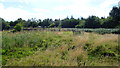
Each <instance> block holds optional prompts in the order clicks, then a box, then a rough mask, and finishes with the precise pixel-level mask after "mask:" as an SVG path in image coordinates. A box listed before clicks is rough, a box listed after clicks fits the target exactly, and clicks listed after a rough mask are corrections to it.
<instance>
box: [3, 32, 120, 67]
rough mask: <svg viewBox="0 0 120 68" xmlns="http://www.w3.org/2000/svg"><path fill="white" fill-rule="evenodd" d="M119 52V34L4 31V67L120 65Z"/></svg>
mask: <svg viewBox="0 0 120 68" xmlns="http://www.w3.org/2000/svg"><path fill="white" fill-rule="evenodd" d="M119 52H120V49H119V47H118V34H104V35H101V34H96V33H86V32H82V33H80V34H76V35H75V34H73V32H71V31H61V32H57V31H56V32H51V31H22V32H16V33H11V32H7V31H3V32H2V64H3V65H4V66H118V65H119V64H120V63H119V61H120V55H119V54H118V53H119ZM11 61H12V62H11Z"/></svg>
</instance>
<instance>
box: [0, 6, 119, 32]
mask: <svg viewBox="0 0 120 68" xmlns="http://www.w3.org/2000/svg"><path fill="white" fill-rule="evenodd" d="M0 26H1V27H2V28H1V29H2V30H9V29H13V28H20V27H22V26H23V27H26V28H28V27H33V28H35V27H41V28H54V27H59V28H119V27H120V7H116V6H115V7H113V8H112V10H111V11H110V12H109V16H108V17H107V18H105V17H101V18H99V17H97V16H94V15H93V16H89V17H88V18H83V17H81V18H78V19H75V18H74V17H73V16H71V18H68V17H66V18H65V19H62V20H60V19H55V20H52V19H49V18H47V19H44V20H41V19H35V18H32V19H28V20H27V21H26V20H23V19H22V18H18V19H17V20H15V21H10V22H8V21H5V20H4V19H3V18H0ZM17 26H19V27H17Z"/></svg>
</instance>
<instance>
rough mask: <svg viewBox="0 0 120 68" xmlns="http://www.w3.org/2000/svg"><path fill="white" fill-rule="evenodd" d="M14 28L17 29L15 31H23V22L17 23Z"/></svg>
mask: <svg viewBox="0 0 120 68" xmlns="http://www.w3.org/2000/svg"><path fill="white" fill-rule="evenodd" d="M14 29H15V31H21V30H22V24H21V23H19V24H16V25H15V26H14Z"/></svg>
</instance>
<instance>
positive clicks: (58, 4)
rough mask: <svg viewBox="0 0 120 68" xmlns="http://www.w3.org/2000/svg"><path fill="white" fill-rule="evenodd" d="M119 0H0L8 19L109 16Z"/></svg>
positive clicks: (2, 9) (0, 5)
mask: <svg viewBox="0 0 120 68" xmlns="http://www.w3.org/2000/svg"><path fill="white" fill-rule="evenodd" d="M118 1H119V0H0V17H1V18H4V19H5V20H7V21H14V20H17V19H18V18H22V19H24V20H28V19H31V18H36V19H42V20H43V19H46V18H52V19H59V18H60V19H64V18H66V17H67V16H68V17H71V16H73V17H74V18H80V17H84V18H87V17H88V16H90V15H95V16H98V17H107V16H109V12H110V10H112V7H113V6H116V5H117V4H118Z"/></svg>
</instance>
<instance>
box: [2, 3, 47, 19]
mask: <svg viewBox="0 0 120 68" xmlns="http://www.w3.org/2000/svg"><path fill="white" fill-rule="evenodd" d="M0 10H1V11H0V17H2V18H4V19H5V20H8V21H11V20H16V19H18V18H23V19H25V20H27V19H29V18H42V19H43V18H45V15H44V14H43V13H39V12H38V10H36V12H35V13H33V12H29V11H26V10H23V9H20V8H13V7H9V8H5V7H4V5H3V4H1V3H0ZM39 10H40V9H39ZM41 12H44V10H41Z"/></svg>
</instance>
